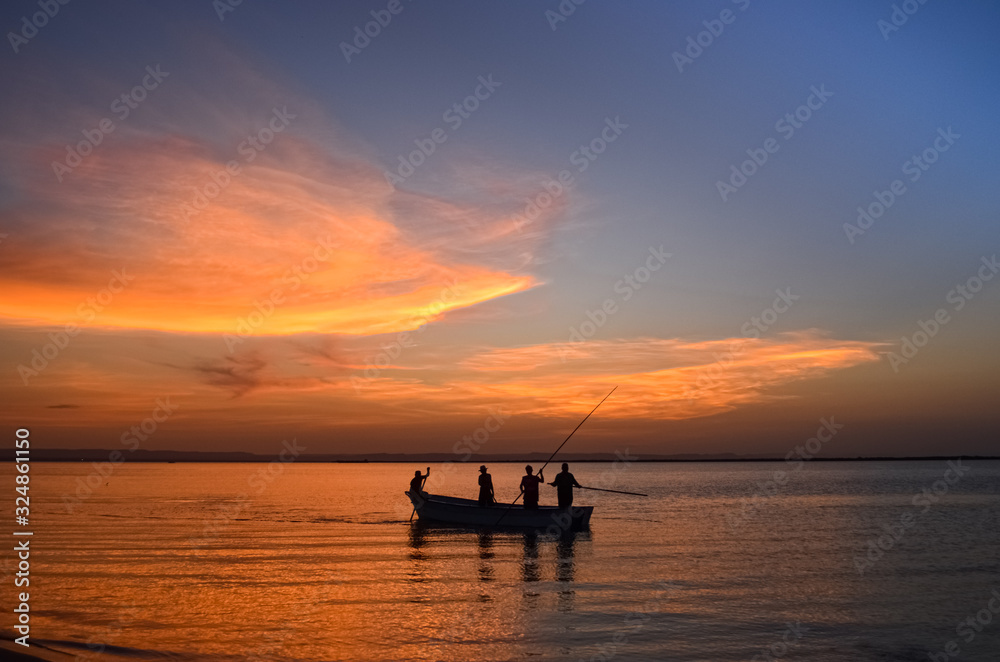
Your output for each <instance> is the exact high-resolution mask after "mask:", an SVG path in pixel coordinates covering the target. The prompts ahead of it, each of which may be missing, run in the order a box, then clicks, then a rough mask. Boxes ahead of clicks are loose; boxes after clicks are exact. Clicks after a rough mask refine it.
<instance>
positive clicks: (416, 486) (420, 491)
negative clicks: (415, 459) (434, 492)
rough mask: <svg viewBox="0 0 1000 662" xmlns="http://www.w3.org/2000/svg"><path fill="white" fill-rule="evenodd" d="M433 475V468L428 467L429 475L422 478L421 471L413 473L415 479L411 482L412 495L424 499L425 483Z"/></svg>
mask: <svg viewBox="0 0 1000 662" xmlns="http://www.w3.org/2000/svg"><path fill="white" fill-rule="evenodd" d="M430 475H431V468H430V467H427V475H426V476H422V475H421V474H420V469H417V470H416V471H414V472H413V478H412V479H411V480H410V494H412V495H413V496H416V497H422V496H423V495H424V481H425V480H427V479H428V478H429V477H430Z"/></svg>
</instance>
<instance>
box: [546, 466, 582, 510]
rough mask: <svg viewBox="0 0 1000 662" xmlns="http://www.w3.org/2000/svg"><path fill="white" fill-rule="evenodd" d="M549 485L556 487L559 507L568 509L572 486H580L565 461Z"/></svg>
mask: <svg viewBox="0 0 1000 662" xmlns="http://www.w3.org/2000/svg"><path fill="white" fill-rule="evenodd" d="M549 485H553V486H554V487H555V488H556V493H557V494H558V496H559V507H560V508H563V509H568V508H570V507H571V506H572V505H573V488H574V487H582V485H580V483H578V482H576V478H574V477H573V474H571V473H570V472H569V465H568V464H567V463H565V462H563V465H562V472H561V473H558V474H556V477H555V480H553V481H552V482H551V483H549Z"/></svg>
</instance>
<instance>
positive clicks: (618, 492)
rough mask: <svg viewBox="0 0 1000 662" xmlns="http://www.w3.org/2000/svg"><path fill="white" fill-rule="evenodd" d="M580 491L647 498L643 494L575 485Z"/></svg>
mask: <svg viewBox="0 0 1000 662" xmlns="http://www.w3.org/2000/svg"><path fill="white" fill-rule="evenodd" d="M577 487H578V488H580V489H581V490H594V491H595V492H614V493H615V494H631V495H632V496H644V497H648V496H649V495H648V494H643V493H642V492H626V491H625V490H606V489H604V488H602V487H584V486H583V485H577Z"/></svg>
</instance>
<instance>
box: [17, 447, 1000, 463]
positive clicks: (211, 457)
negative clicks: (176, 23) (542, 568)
mask: <svg viewBox="0 0 1000 662" xmlns="http://www.w3.org/2000/svg"><path fill="white" fill-rule="evenodd" d="M112 454H113V455H114V457H112ZM7 456H8V459H9V460H12V459H13V452H12V451H7ZM276 457H277V456H275V455H259V454H256V453H244V452H225V451H190V452H189V451H168V450H162V451H153V450H142V449H139V450H136V451H135V452H129V451H128V450H127V449H126V450H106V449H99V448H87V449H42V448H39V449H32V451H31V461H32V462H108V461H112V462H114V463H116V464H117V463H120V461H125V462H153V463H171V462H178V463H179V462H185V463H199V462H200V463H204V462H231V463H236V462H238V463H243V462H272V461H274V460H275V459H276ZM548 457H549V454H548V453H511V454H504V455H497V454H493V455H487V454H482V455H473V456H472V457H469V458H466V457H465V456H464V455H457V454H454V453H425V454H412V455H411V454H406V453H370V454H366V455H362V454H342V453H323V454H319V453H314V454H303V455H301V456H300V457H299V458H298V459H297V460H296V463H299V462H303V463H323V464H331V463H332V464H388V463H395V464H398V463H411V464H425V463H440V462H462V463H469V464H474V463H486V462H493V463H501V462H543V461H545V460H546V459H547V458H548ZM628 458H629V461H631V462H664V463H665V462H783V461H784V460H785V458H784V457H775V456H770V455H735V454H731V453H720V454H713V455H708V454H706V455H694V454H677V455H651V454H646V455H643V454H635V455H633V454H629V455H628ZM959 458H961V459H963V460H970V461H971V460H977V461H978V460H1000V456H996V455H963V454H958V455H919V456H904V457H894V456H882V455H879V456H871V457H814V458H812V459H811V460H810V461H811V462H906V461H909V462H913V461H945V460H955V459H959ZM621 459H622V457H621V456H619V455H616V454H615V453H566V454H561V455H559V457H558V458H556V461H557V462H614V461H616V460H619V461H620V460H621Z"/></svg>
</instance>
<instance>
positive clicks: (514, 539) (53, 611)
mask: <svg viewBox="0 0 1000 662" xmlns="http://www.w3.org/2000/svg"><path fill="white" fill-rule="evenodd" d="M965 464H966V465H967V466H968V467H969V468H970V470H969V472H968V473H967V474H965V475H964V476H962V477H961V478H958V479H957V482H955V483H954V484H951V485H949V484H947V483H946V482H939V483H938V485H937V487H938V490H939V491H940V490H941V489H942V488H945V489H947V493H945V494H942V495H941V496H934V499H936V503H931V502H930V500H929V499H927V501H926V504H925V502H924V501H923V500H922V499H925V498H926V497H921V498H920V499H918V501H919V505H914V503H913V499H914V496H915V495H918V494H920V493H921V492H922V491H923V490H924V489H925V488H929V489H933V485H934V484H935V481H942V480H944V477H945V472H946V470H947V469H948V467H947V465H946V463H945V462H937V461H930V462H895V463H875V462H872V463H829V462H828V463H812V464H811V465H810V464H807V465H806V466H805V467H804V468H803V469H802V470H801V471H798V472H796V473H793V474H791V475H790V476H789V477H788V478H787V481H786V483H785V484H784V485H777V484H772V485H764V486H761V485H760V483H761V482H762V481H768V480H771V479H772V478H773V473H774V471H776V470H780V469H787V468H789V467H787V466H783V463H773V464H772V463H766V464H764V463H748V464H731V463H725V464H632V465H630V466H628V467H627V468H625V469H624V470H622V471H618V472H615V471H614V470H613V468H612V465H610V464H576V465H574V467H573V471H574V473H575V474H576V476H577V479H578V480H579V481H580V482H581V483H583V484H591V485H600V484H604V485H606V486H609V487H613V488H618V489H626V490H635V491H640V492H646V493H648V494H649V495H650V497H649V498H640V497H627V496H618V495H611V494H602V493H597V492H578V493H577V503H578V504H584V503H589V504H594V505H595V506H597V508H596V510H595V514H594V519H593V522H592V530H591V531H590V532H589V533H583V534H576V535H573V536H570V537H559V536H554V535H526V534H523V533H510V532H503V533H493V534H487V533H481V532H476V531H462V530H446V529H439V528H422V527H418V526H412V525H410V524H409V523H408V522H407V519H408V517H409V515H410V507H409V504H408V502H407V501H406V498H405V496H404V495H403V491H404V489H406V486H407V483H408V480H409V478H410V477H411V476H412V475H413V470H414V469H415V468H417V467H414V466H413V465H402V464H356V465H350V464H347V465H345V464H303V463H299V464H290V465H286V466H284V467H283V472H282V474H281V475H278V476H276V477H275V476H271V478H273V480H271V481H270V482H268V480H267V479H266V478H264V477H262V475H261V474H260V473H259V472H261V471H266V465H259V464H138V463H133V464H124V465H121V466H119V467H117V468H116V469H115V471H114V473H113V475H111V476H110V477H109V478H107V479H104V480H102V482H101V485H100V486H99V487H97V488H96V489H95V490H94V493H93V495H92V496H91V497H90V498H88V499H86V500H84V501H82V502H81V503H79V504H76V505H74V509H73V512H67V507H66V505H65V504H64V502H63V500H62V498H61V497H62V495H63V494H74V493H75V491H76V480H77V478H83V477H85V476H86V473H87V472H88V471H89V470H90V465H89V463H88V464H84V463H77V464H43V463H37V464H34V465H33V472H32V478H33V482H32V490H31V497H32V528H33V529H34V531H35V536H34V539H33V541H32V545H33V554H32V578H31V595H32V600H33V604H32V614H33V617H34V620H33V623H34V629H33V636H34V638H35V639H36V640H39V639H40V640H47V641H48V642H49V644H50V645H52V646H55V647H57V648H59V649H61V650H66V651H70V652H72V653H74V654H81V653H82V654H83V656H84V657H85V658H86V659H94V660H98V659H121V658H119V655H121V656H127V657H131V658H136V659H139V658H142V659H168V658H169V659H178V660H188V659H191V660H195V659H197V660H213V659H215V660H246V659H275V660H529V659H530V660H574V661H575V660H706V661H713V662H719V661H726V660H750V659H752V658H753V657H754V656H755V655H759V656H760V657H758V658H757V659H769V658H768V657H764V656H763V652H764V651H767V655H771V656H773V657H774V658H775V659H788V660H815V661H825V660H928V659H931V658H929V657H928V651H934V652H938V653H940V652H941V651H943V650H944V647H945V646H946V645H947V644H948V643H949V642H951V641H954V642H955V645H957V646H958V647H959V650H960V654H961V657H960V658H958V659H962V660H984V661H985V660H991V661H995V660H998V659H1000V652H998V651H1000V615H998V614H993V613H992V612H990V610H989V603H990V600H991V597H992V596H991V592H992V591H994V590H997V591H998V593H997V595H1000V462H987V461H980V462H971V463H968V462H967V463H965ZM455 466H457V467H458V468H457V469H455V470H454V471H452V472H451V473H450V474H448V475H447V476H446V477H445V479H444V480H443V481H441V482H440V483H439V484H437V485H435V486H434V487H429V490H430V491H432V492H443V493H450V494H454V495H457V496H463V495H464V496H469V497H472V498H474V497H475V494H476V489H477V488H476V484H475V477H476V467H478V462H475V463H470V464H469V465H467V466H466V465H455ZM432 467H433V469H434V471H435V472H436V473H437V474H439V475H440V474H442V471H441V469H440V467H439V466H438V465H432ZM420 468H421V469H422V468H423V467H420ZM5 471H7V473H5V475H4V478H3V479H4V480H12V479H11V477H10V476H9V475H8V473H9V470H5ZM491 472H492V473H493V476H494V482H495V484H496V486H497V491H498V497H500V498H509V497H513V496H514V495H515V489H516V487H515V486H516V484H517V482H518V476H519V475H520V473H521V468H520V466H518V465H503V464H495V465H492V466H491ZM552 475H554V473H553V474H552ZM548 477H549V479H551V475H550V476H548ZM949 477H950V478H952V479H955V476H954V475H949ZM105 483H107V484H105ZM762 491H772V492H774V494H773V495H772V496H765V497H763V498H762V499H760V500H758V504H759V507H757V508H756V509H755V510H753V511H749V510H745V509H743V506H742V505H741V504H743V503H744V502H741V499H744V498H748V497H751V496H753V495H754V494H756V493H760V492H762ZM258 492H259V494H258ZM241 493H245V494H248V495H249V496H248V497H247V498H240V495H241ZM554 493H555V491H554V490H553V489H552V488H546V491H545V492H543V503H545V502H548V503H552V502H554V499H555V494H554ZM932 494H933V492H932ZM911 517H912V519H909V518H911ZM904 520H905V521H907V522H908V524H909V526H904V525H903V524H902V523H901V522H902V521H904ZM885 526H889V527H890V528H891V529H892V530H893V531H894V535H892V536H890V534H888V533H886V531H887V530H886V529H885V528H884V527H885ZM881 534H886V535H885V536H884V537H883V538H882V544H883V547H887V548H888V550H887V551H884V550H879V552H881V554H880V555H879V553H878V552H875V551H871V552H869V553H870V554H871V555H872V557H873V558H874V561H873V562H869V563H868V564H867V565H865V567H864V568H863V573H862V572H860V571H859V561H858V560H857V559H864V558H865V554H866V550H867V549H868V546H869V541H877V539H878V537H879V536H880V535H881ZM872 545H877V542H873V543H872ZM874 549H878V548H877V546H876V547H874ZM10 554H11V553H10V552H9V551H8V552H7V556H5V557H4V561H5V571H6V572H7V573H10V572H11V569H12V567H13V560H12V559H13V557H12V556H11V555H10ZM11 583H12V582H11V579H10V578H9V577H8V578H7V579H6V580H5V582H4V591H5V593H4V603H5V604H10V603H11V601H12V600H11V598H12V596H11V588H10V587H11ZM993 605H994V607H996V608H997V609H998V610H1000V600H994V602H993ZM984 610H985V611H984ZM977 613H978V614H979V618H980V619H981V620H980V621H979V622H976V629H973V628H972V627H971V626H966V627H965V629H964V630H962V631H961V632H963V633H964V634H965V636H960V635H959V631H957V630H956V628H957V627H958V625H959V624H960V623H961V622H962V621H964V620H965V619H967V618H969V617H972V618H973V619H974V621H975V618H976V614H977ZM982 621H986V623H985V624H983V622H982ZM9 622H10V618H9V617H8V618H5V619H4V623H5V625H4V627H5V628H8V627H9V625H7V624H8V623H9ZM977 630H979V631H977ZM970 633H971V634H972V640H971V641H967V640H968V638H969V634H970ZM57 642H58V643H57ZM74 642H75V644H77V646H80V645H82V646H83V647H82V648H79V647H74V646H73V645H72V644H73V643H74ZM88 643H90V645H91V648H97V647H98V646H99V645H103V646H106V648H105V649H104V652H103V653H96V652H93V651H91V650H89V649H88V648H87V647H86V644H88ZM0 654H2V653H0ZM937 659H945V658H937ZM952 659H955V658H952Z"/></svg>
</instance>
